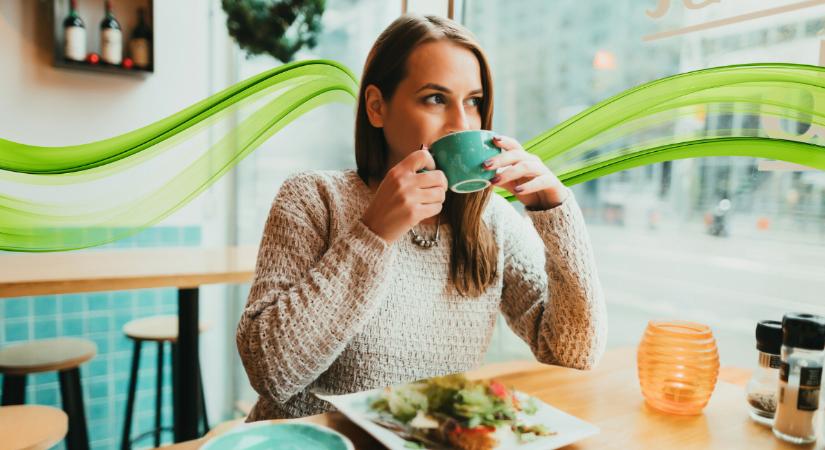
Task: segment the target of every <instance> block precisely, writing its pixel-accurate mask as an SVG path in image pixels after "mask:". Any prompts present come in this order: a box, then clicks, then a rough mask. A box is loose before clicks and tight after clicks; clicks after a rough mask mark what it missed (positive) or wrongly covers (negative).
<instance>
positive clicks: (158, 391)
mask: <svg viewBox="0 0 825 450" xmlns="http://www.w3.org/2000/svg"><path fill="white" fill-rule="evenodd" d="M157 367H158V373H157V378H156V383H155V447H160V413H161V406H163V341H158V364H157Z"/></svg>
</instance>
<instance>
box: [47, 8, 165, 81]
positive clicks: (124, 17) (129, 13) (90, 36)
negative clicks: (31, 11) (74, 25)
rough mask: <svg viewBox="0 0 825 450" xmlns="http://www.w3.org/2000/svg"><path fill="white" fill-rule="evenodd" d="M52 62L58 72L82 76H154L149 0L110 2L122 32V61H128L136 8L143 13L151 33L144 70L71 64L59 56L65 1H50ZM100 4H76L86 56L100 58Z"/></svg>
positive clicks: (153, 28)
mask: <svg viewBox="0 0 825 450" xmlns="http://www.w3.org/2000/svg"><path fill="white" fill-rule="evenodd" d="M51 6H52V20H53V30H54V31H53V39H52V45H53V47H54V49H53V50H54V52H53V53H54V59H53V61H52V65H53V66H54V67H56V68H58V69H68V70H79V71H85V72H97V73H102V74H113V75H125V76H132V77H138V78H145V77H146V76H148V75H150V74H152V73H153V72H154V57H155V55H154V41H155V39H154V34H155V32H154V30H155V27H154V25H155V24H154V14H153V10H154V8H153V0H112V6H113V8H114V13H115V16H116V18H117V20H118V22H120V26H121V29H122V32H123V47H124V48H123V52H124V55H123V56H124V58H126V57H129V56H130V55H128V53H127V49H128V42H129V39H130V37H131V35H132V32H133V30H134V28H135V26H136V25H137V16H136V15H135V13H136V11H137V9H138V8H139V7H141V8H144V9H145V10H146V22H147V24H148V25H149V28H150V29H151V30H152V47H153V48H151V49H150V57H151V58H152V60H151V62H152V65H150V66H149V67H148V68H138V67H132V68H131V69H126V68H124V67H122V66H113V65H110V64H105V63H103V62H99V63H97V64H91V63H88V62H80V61H72V60H68V59H66V58H65V57H64V56H63V20H64V19H65V18H66V16H67V15H68V14H69V6H68V0H51ZM102 6H103V2H102V1H99V0H78V12H79V13H80V16H81V18H82V19H83V21H84V22H85V24H86V43H87V50H86V54H87V55H88V54H89V53H97V54H100V43H99V38H100V26H99V24H100V20H101V19H102V17H103V8H102Z"/></svg>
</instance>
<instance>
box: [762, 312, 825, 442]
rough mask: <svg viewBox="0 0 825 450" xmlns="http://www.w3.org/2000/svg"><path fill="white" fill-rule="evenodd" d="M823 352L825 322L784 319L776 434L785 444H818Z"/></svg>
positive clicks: (808, 317)
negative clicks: (817, 419) (817, 417)
mask: <svg viewBox="0 0 825 450" xmlns="http://www.w3.org/2000/svg"><path fill="white" fill-rule="evenodd" d="M823 349H825V318H823V317H821V316H816V315H813V314H799V313H792V314H786V315H785V317H783V318H782V365H781V367H780V369H779V391H778V397H777V405H776V417H775V419H774V422H773V434H774V435H776V437H778V438H780V439H782V440H784V441H788V442H791V443H794V444H808V443H811V442H814V441H815V440H816V426H815V424H814V419H815V417H816V414H815V413H816V410H817V409H818V408H819V394H820V392H819V391H820V389H819V387H820V384H821V382H822V363H823V358H825V352H823Z"/></svg>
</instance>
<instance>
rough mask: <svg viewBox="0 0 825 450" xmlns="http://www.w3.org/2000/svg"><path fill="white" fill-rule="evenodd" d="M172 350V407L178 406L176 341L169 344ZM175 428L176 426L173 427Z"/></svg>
mask: <svg viewBox="0 0 825 450" xmlns="http://www.w3.org/2000/svg"><path fill="white" fill-rule="evenodd" d="M169 346H170V347H171V348H172V405H177V404H178V344H177V343H176V342H175V341H172V342H170V343H169ZM173 415H174V414H173ZM173 428H174V426H173Z"/></svg>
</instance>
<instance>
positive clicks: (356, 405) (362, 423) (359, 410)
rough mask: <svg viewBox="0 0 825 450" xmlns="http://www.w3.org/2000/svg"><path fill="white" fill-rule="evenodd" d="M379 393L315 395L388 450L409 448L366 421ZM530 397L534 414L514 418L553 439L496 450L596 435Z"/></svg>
mask: <svg viewBox="0 0 825 450" xmlns="http://www.w3.org/2000/svg"><path fill="white" fill-rule="evenodd" d="M382 391H383V389H374V390H371V391H364V392H356V393H354V394H346V395H321V394H315V395H316V396H317V397H318V398H320V399H321V400H325V401H327V402H329V403H332V405H333V406H335V407H336V408H337V409H338V411H340V412H341V413H342V414H344V415H345V416H347V418H349V419H350V420H352V421H353V422H355V423H356V424H357V425H358V426H359V427H361V428H363V429H364V430H365V431H366V432H368V433H369V434H371V435H372V436H373V437H374V438H375V439H377V440H378V441H379V442H381V443H382V444H384V445H385V446H386V447H387V448H389V449H390V450H408V449H409V447H405V444H407V443H408V441H406V440H404V439H402V438H401V437H399V436H398V435H396V434H395V433H393V432H392V431H390V430H388V429H386V428H384V427H382V426H380V425H378V424H376V423H374V422H373V421H371V420H370V417H375V415H376V413H375V412H374V411H372V409H371V408H370V406H369V405H370V404H371V403H372V401H373V400H374V399H375V398H377V397H378V396H379V395H380V394H381V392H382ZM516 396H517V398H518V399H519V401H520V402H522V404H525V402H526V401H527V400H528V399H529V398H530V396H528V395H527V394H524V393H522V392H518V391H517V392H516ZM533 398H534V399H535V404H536V406H538V409H537V411H536V414H534V415H527V414H525V413H524V412H521V413H519V415H518V418H519V419H521V421H522V422H524V423H526V424H538V423H540V424H544V425H545V426H546V427H547V428H548V429H550V431H554V432H556V434H555V435H553V436H542V437H539V438H537V439H536V440H534V441H532V442H526V443H522V444H519V443H517V442H511V443H502V444H500V445H499V446H498V447H496V450H548V449H554V448H559V447H564V446H565V445H569V444H572V443H573V442H576V441H579V440H581V439H584V438H586V437H589V436H593V435H596V434H598V433H599V428H598V427H597V426H595V425H593V424H591V423H589V422H585V421H583V420H581V419H579V418H578V417H574V416H571V415H570V414H567V413H565V412H564V411H561V410H559V409H557V408H554V407H552V406H550V405H548V404H546V403H544V402H542V401H541V400H539V399H538V398H535V397H533Z"/></svg>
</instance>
